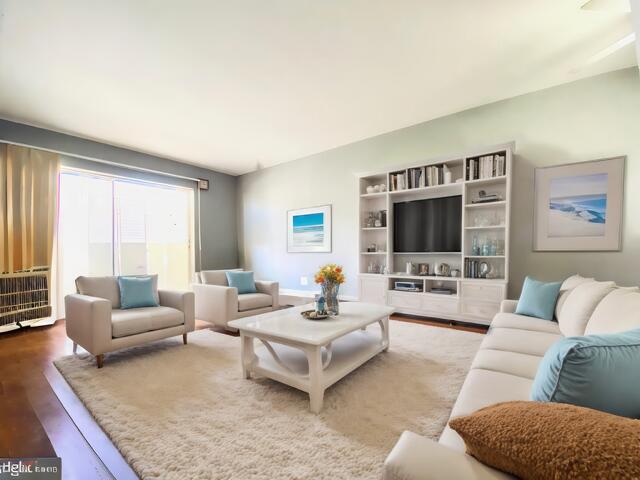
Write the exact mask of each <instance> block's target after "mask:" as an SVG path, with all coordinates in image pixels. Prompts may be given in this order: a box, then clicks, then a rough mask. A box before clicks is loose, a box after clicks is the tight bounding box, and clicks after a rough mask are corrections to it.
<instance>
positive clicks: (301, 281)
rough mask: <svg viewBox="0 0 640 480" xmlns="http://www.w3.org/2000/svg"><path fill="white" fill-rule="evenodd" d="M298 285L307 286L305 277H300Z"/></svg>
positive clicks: (307, 280) (307, 282) (307, 281)
mask: <svg viewBox="0 0 640 480" xmlns="http://www.w3.org/2000/svg"><path fill="white" fill-rule="evenodd" d="M300 285H309V279H308V278H307V277H300Z"/></svg>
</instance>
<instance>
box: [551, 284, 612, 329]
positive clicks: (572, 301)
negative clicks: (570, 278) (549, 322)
mask: <svg viewBox="0 0 640 480" xmlns="http://www.w3.org/2000/svg"><path fill="white" fill-rule="evenodd" d="M615 287H616V284H615V283H614V282H587V283H583V284H581V285H578V286H577V287H576V288H574V289H573V290H572V291H571V293H569V296H568V297H567V299H566V301H565V302H564V305H563V307H562V310H561V311H560V316H559V317H558V324H559V325H560V331H561V332H562V334H563V335H564V336H565V337H573V336H576V335H584V332H585V329H586V328H587V322H588V321H589V318H591V314H593V311H594V310H595V309H596V307H597V306H598V304H599V303H600V301H601V300H602V299H603V298H604V297H606V296H607V295H608V294H609V293H611V292H612V291H613V289H614V288H615Z"/></svg>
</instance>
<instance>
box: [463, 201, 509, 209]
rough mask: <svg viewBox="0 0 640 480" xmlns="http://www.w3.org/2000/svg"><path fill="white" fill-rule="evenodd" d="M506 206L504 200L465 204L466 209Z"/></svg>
mask: <svg viewBox="0 0 640 480" xmlns="http://www.w3.org/2000/svg"><path fill="white" fill-rule="evenodd" d="M506 204H507V202H505V201H504V200H500V201H499V202H486V203H467V204H466V205H465V207H466V208H491V207H503V206H505V205H506Z"/></svg>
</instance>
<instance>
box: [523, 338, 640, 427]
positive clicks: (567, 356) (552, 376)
mask: <svg viewBox="0 0 640 480" xmlns="http://www.w3.org/2000/svg"><path fill="white" fill-rule="evenodd" d="M639 365H640V330H631V331H628V332H624V333H612V334H603V335H587V336H584V337H567V338H563V339H562V340H559V341H558V342H556V343H555V344H554V345H553V346H551V348H550V349H549V350H547V353H545V355H544V358H543V359H542V362H540V365H539V366H538V372H537V373H536V378H535V379H534V381H533V385H532V388H531V400H535V401H540V402H557V403H570V404H573V405H578V406H581V407H587V408H593V409H594V410H601V411H603V412H608V413H612V414H614V415H620V416H623V417H630V418H640V368H639V367H638V366H639Z"/></svg>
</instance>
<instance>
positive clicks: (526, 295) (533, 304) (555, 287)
mask: <svg viewBox="0 0 640 480" xmlns="http://www.w3.org/2000/svg"><path fill="white" fill-rule="evenodd" d="M560 285H562V283H561V282H554V283H544V282H539V281H538V280H534V279H533V278H531V277H527V278H525V279H524V284H523V285H522V293H521V294H520V300H518V306H517V307H516V313H517V314H518V315H527V316H529V317H538V318H542V319H544V320H553V312H554V309H555V308H556V301H557V300H558V294H559V293H560Z"/></svg>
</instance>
